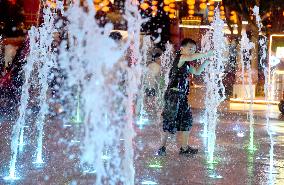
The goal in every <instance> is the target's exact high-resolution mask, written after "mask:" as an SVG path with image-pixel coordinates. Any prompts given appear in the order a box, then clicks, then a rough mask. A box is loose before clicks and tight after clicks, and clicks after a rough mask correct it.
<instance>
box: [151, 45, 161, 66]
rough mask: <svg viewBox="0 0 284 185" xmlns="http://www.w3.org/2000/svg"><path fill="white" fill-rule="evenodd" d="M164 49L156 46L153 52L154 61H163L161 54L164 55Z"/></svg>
mask: <svg viewBox="0 0 284 185" xmlns="http://www.w3.org/2000/svg"><path fill="white" fill-rule="evenodd" d="M162 53H163V51H162V50H161V49H159V48H156V49H154V50H153V53H152V62H157V63H158V64H160V63H161V59H160V57H161V55H162Z"/></svg>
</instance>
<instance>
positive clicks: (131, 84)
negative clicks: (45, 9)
mask: <svg viewBox="0 0 284 185" xmlns="http://www.w3.org/2000/svg"><path fill="white" fill-rule="evenodd" d="M88 3H89V7H91V8H90V9H89V10H88V12H86V11H84V10H83V9H82V8H81V7H80V6H79V5H78V2H75V3H74V4H73V5H71V7H69V9H68V10H67V11H66V13H65V15H66V17H67V18H68V19H69V20H68V21H69V25H67V31H68V36H69V40H68V42H67V41H65V42H63V43H62V45H61V50H60V61H62V68H63V69H64V70H66V73H67V78H66V82H67V83H68V86H69V87H70V88H72V87H74V86H76V85H77V84H78V83H79V84H81V85H82V88H81V100H82V111H83V112H84V115H85V117H84V121H83V123H84V124H83V125H82V128H81V129H82V130H81V132H80V134H81V135H82V136H81V137H82V139H81V142H80V148H81V163H82V164H86V165H89V166H93V167H94V168H95V169H94V170H95V171H96V173H95V175H96V184H102V183H108V184H117V183H118V182H122V183H124V184H134V168H133V156H134V152H133V147H132V139H133V137H134V135H135V132H134V130H133V127H132V124H133V116H134V115H133V111H132V110H133V101H134V98H135V95H136V93H137V91H138V85H137V84H139V83H140V82H141V78H140V77H141V66H140V62H141V55H140V48H139V47H140V26H141V23H142V19H141V16H140V13H139V11H138V9H137V7H136V6H135V5H132V4H131V2H130V1H126V2H125V17H124V18H125V19H126V22H127V24H128V26H127V27H128V35H129V37H128V40H127V41H126V43H120V44H117V43H116V42H114V41H113V40H112V39H111V38H110V37H109V33H110V31H111V30H112V28H113V27H112V25H111V24H106V25H105V26H104V27H100V26H99V25H98V24H97V22H96V20H95V19H94V13H95V12H93V4H92V1H88ZM67 43H68V48H66V45H67ZM130 45H132V46H133V47H132V48H131V49H130V50H131V51H132V55H131V56H132V57H131V58H132V60H131V62H130V64H129V65H128V64H127V62H126V61H125V59H124V58H123V57H124V54H125V53H126V52H127V50H128V48H129V46H130ZM110 53H111V55H110ZM112 75H114V76H115V77H116V75H117V76H118V77H119V78H115V77H114V78H111V76H112ZM108 78H110V80H109V79H108ZM120 78H122V79H120ZM120 80H121V81H122V82H123V84H118V83H116V82H117V81H120ZM138 82H139V83H138ZM120 88H122V90H121V89H120ZM124 88H125V89H124ZM119 89H120V90H119ZM124 93H126V94H127V96H125V95H124ZM126 97H127V98H126ZM117 102H120V103H121V104H119V105H117ZM106 115H107V117H108V121H106ZM125 118H127V120H125ZM120 136H122V137H123V139H124V140H123V141H124V143H123V145H124V147H125V148H126V149H125V151H124V152H123V154H121V152H120V148H119V147H120V146H121V140H120ZM106 148H107V149H108V153H107V155H108V156H107V157H108V159H109V160H103V158H104V159H105V157H106V156H104V154H105V149H106Z"/></svg>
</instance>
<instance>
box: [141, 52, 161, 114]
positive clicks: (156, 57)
mask: <svg viewBox="0 0 284 185" xmlns="http://www.w3.org/2000/svg"><path fill="white" fill-rule="evenodd" d="M161 55H162V50H160V49H158V48H157V49H154V51H153V53H152V57H151V61H150V63H149V64H148V65H147V73H146V78H145V105H146V109H147V110H148V111H150V112H152V111H156V108H158V106H157V95H158V88H159V82H160V71H161V58H160V57H161Z"/></svg>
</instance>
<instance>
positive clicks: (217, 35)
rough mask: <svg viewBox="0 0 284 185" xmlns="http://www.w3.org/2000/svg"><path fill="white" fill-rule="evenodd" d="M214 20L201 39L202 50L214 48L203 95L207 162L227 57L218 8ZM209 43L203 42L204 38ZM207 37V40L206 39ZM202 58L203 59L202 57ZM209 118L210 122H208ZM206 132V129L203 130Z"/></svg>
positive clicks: (211, 153)
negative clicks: (204, 94) (210, 28)
mask: <svg viewBox="0 0 284 185" xmlns="http://www.w3.org/2000/svg"><path fill="white" fill-rule="evenodd" d="M215 15H216V16H215V17H214V21H213V22H212V23H211V27H212V28H213V30H209V31H208V32H207V33H206V34H205V36H204V38H203V41H202V44H203V49H202V51H204V52H205V51H208V49H214V56H213V57H211V58H210V60H212V61H211V62H210V63H209V65H208V68H207V70H206V74H205V76H204V78H205V79H204V81H205V82H206V97H205V105H206V108H205V116H206V122H207V123H206V124H208V133H207V136H208V137H207V149H208V163H211V164H212V163H214V162H215V161H214V150H215V143H216V133H215V130H216V125H217V121H218V113H217V108H218V106H219V105H220V103H221V102H222V101H224V99H225V88H224V85H223V82H222V75H223V73H224V67H225V63H226V61H227V59H226V58H225V56H224V54H225V52H226V44H225V36H224V33H223V32H222V30H223V28H224V22H223V20H222V19H221V18H220V16H219V9H218V8H216V9H215ZM204 39H205V40H207V41H208V43H210V47H209V45H207V44H205V43H206V42H205V40H204ZM208 39H209V40H208ZM202 60H204V59H202ZM209 120H210V122H209ZM204 131H205V132H206V130H204Z"/></svg>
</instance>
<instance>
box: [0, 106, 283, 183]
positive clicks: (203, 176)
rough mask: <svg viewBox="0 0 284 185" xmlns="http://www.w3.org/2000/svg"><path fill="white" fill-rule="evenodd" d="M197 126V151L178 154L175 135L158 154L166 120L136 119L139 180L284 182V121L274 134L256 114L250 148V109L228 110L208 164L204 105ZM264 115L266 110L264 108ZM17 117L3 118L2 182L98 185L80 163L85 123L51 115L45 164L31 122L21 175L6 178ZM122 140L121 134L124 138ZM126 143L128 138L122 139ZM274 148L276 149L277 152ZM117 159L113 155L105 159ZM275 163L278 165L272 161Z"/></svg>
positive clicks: (0, 144)
mask: <svg viewBox="0 0 284 185" xmlns="http://www.w3.org/2000/svg"><path fill="white" fill-rule="evenodd" d="M193 115H194V126H193V129H192V131H191V137H190V144H191V145H192V146H194V147H197V148H198V149H199V153H198V154H197V155H194V156H189V157H181V156H179V154H178V151H179V145H176V141H180V138H179V137H178V136H177V137H174V136H171V138H170V143H169V145H168V146H167V156H166V157H158V156H157V155H156V152H157V149H158V148H159V143H160V135H161V123H160V122H159V121H158V116H156V114H154V116H153V115H152V116H151V115H150V114H148V116H147V115H145V116H144V118H143V120H142V121H141V120H139V119H137V120H136V123H134V124H133V126H134V127H135V130H136V133H137V135H136V137H135V140H134V141H133V142H134V149H135V159H134V161H135V171H136V178H135V184H161V185H173V184H176V185H186V184H192V185H198V184H224V185H228V184H236V185H238V184H240V185H241V184H278V185H282V184H284V155H283V153H284V122H283V121H281V120H277V119H273V120H270V122H269V123H270V125H271V131H272V136H273V137H272V139H273V142H274V145H273V148H271V140H270V138H269V135H268V133H267V130H266V121H265V119H264V117H265V116H263V117H256V119H255V123H254V138H253V139H254V143H255V148H256V150H249V149H248V144H249V142H250V139H251V138H250V137H249V122H248V121H247V116H246V114H239V113H236V112H234V113H229V112H223V113H221V114H220V119H219V123H218V127H217V130H216V133H217V146H216V152H215V154H214V155H215V159H216V163H214V164H207V162H206V148H205V146H206V145H205V141H206V140H205V138H203V137H202V129H203V125H202V110H201V109H193ZM263 115H264V113H263ZM12 123H13V121H8V120H6V121H5V119H4V118H3V120H2V121H1V128H0V133H1V135H0V137H1V142H0V148H1V150H0V156H1V157H0V164H1V165H0V170H1V180H0V184H27V185H33V184H58V185H61V184H62V185H63V184H76V183H77V184H94V182H95V171H94V169H93V168H90V167H89V168H86V167H82V166H80V163H79V161H78V155H79V152H78V150H79V148H78V146H79V144H80V139H79V138H77V137H76V136H75V135H74V132H76V130H78V128H80V125H71V126H68V127H64V126H63V125H62V121H61V120H60V119H57V118H56V117H50V118H49V121H48V123H47V124H46V128H45V138H46V140H45V143H44V146H45V148H44V156H45V158H44V161H45V164H43V166H34V165H33V164H32V161H33V160H34V154H35V153H34V151H35V146H36V145H35V134H34V132H35V128H33V123H32V121H31V124H30V127H29V128H27V129H28V130H29V132H28V135H27V136H26V137H27V138H29V139H28V140H27V143H26V146H25V148H24V150H23V151H22V152H21V154H20V159H19V163H18V164H19V166H18V168H17V169H18V174H20V176H21V179H19V180H17V181H15V182H13V183H11V182H7V181H4V180H3V177H4V176H6V175H7V173H8V165H9V160H10V147H9V145H10V133H11V125H12ZM118 139H119V138H118ZM121 142H124V141H123V140H121ZM271 151H272V153H271ZM105 160H111V159H105ZM271 164H272V165H271Z"/></svg>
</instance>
